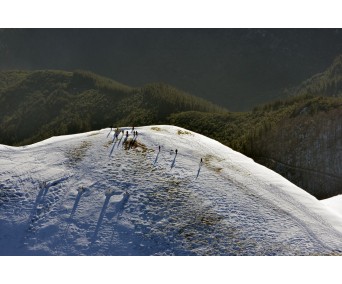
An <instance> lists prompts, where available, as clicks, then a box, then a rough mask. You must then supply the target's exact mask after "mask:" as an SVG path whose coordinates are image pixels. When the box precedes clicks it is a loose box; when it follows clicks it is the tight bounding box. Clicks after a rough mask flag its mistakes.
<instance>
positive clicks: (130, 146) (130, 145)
mask: <svg viewBox="0 0 342 284" xmlns="http://www.w3.org/2000/svg"><path fill="white" fill-rule="evenodd" d="M136 140H137V137H134V138H133V139H132V141H131V142H130V143H129V147H128V150H129V149H131V148H132V147H133V145H134V143H135V141H136Z"/></svg>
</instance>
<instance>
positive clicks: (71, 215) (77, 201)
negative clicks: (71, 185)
mask: <svg viewBox="0 0 342 284" xmlns="http://www.w3.org/2000/svg"><path fill="white" fill-rule="evenodd" d="M83 193H84V189H82V190H79V191H78V194H77V196H76V199H75V202H74V206H73V208H72V210H71V213H70V216H69V222H68V225H67V226H66V228H65V231H64V241H66V237H67V235H68V232H69V227H70V224H71V220H72V219H73V218H74V216H75V212H76V209H77V206H78V203H79V202H80V200H81V197H82V194H83Z"/></svg>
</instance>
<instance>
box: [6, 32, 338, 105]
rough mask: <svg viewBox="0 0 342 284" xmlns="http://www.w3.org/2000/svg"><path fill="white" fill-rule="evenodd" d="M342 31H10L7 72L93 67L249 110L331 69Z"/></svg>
mask: <svg viewBox="0 0 342 284" xmlns="http://www.w3.org/2000/svg"><path fill="white" fill-rule="evenodd" d="M341 53H342V30H341V29H2V30H0V70H3V71H8V70H13V69H20V70H23V69H25V70H39V69H43V70H46V69H58V70H68V71H71V70H75V69H84V70H90V71H92V72H94V73H96V74H101V75H103V76H106V77H109V78H114V79H115V80H118V81H119V82H124V83H125V84H127V85H129V86H143V85H145V84H147V83H150V82H165V83H167V84H170V85H173V86H176V87H177V88H180V89H182V90H184V91H186V92H188V93H190V94H193V95H196V96H198V97H202V98H205V99H209V100H210V101H212V102H214V103H216V104H219V105H221V106H223V107H225V108H227V109H229V110H230V111H247V110H251V109H252V108H253V107H255V106H256V105H259V104H263V103H267V102H270V101H272V100H274V99H283V98H284V96H286V94H284V93H282V90H283V89H284V88H290V87H294V86H297V85H298V84H300V83H301V82H302V81H303V80H305V79H307V78H309V77H311V76H312V75H314V74H316V73H319V72H322V71H323V70H324V69H326V68H327V67H328V66H329V64H330V63H331V61H332V60H333V58H335V57H336V56H337V55H338V54H341Z"/></svg>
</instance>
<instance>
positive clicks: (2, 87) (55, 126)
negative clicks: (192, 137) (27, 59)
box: [0, 71, 225, 145]
mask: <svg viewBox="0 0 342 284" xmlns="http://www.w3.org/2000/svg"><path fill="white" fill-rule="evenodd" d="M0 82H1V83H0V123H1V124H0V143H2V144H9V145H25V144H29V143H33V142H37V141H40V140H42V139H46V138H49V137H51V136H54V135H61V134H71V133H78V132H84V131H90V130H94V129H99V128H103V127H107V126H110V125H113V126H114V127H115V126H118V125H142V124H152V123H164V122H166V118H167V117H168V116H169V115H170V114H172V113H175V112H182V111H189V110H196V111H205V112H206V111H211V112H223V111H225V110H224V109H223V108H221V107H218V106H215V105H214V104H212V103H210V102H208V101H206V100H204V99H201V98H196V97H194V96H191V95H189V94H186V93H184V92H182V91H180V90H177V89H175V88H173V87H171V86H169V85H165V84H149V85H146V86H144V87H141V88H132V87H128V86H125V85H123V84H120V83H118V82H115V81H113V80H110V79H108V78H104V77H101V76H98V75H96V74H93V73H90V72H85V71H76V72H65V71H33V72H23V71H9V72H0Z"/></svg>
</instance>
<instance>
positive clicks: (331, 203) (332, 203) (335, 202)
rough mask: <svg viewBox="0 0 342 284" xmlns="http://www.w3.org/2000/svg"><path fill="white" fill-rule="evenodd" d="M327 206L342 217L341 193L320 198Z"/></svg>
mask: <svg viewBox="0 0 342 284" xmlns="http://www.w3.org/2000/svg"><path fill="white" fill-rule="evenodd" d="M321 202H322V203H323V204H325V205H326V206H327V207H328V208H330V209H331V210H332V211H333V212H334V213H335V214H338V215H340V218H342V195H341V194H340V195H337V196H334V197H331V198H327V199H323V200H321Z"/></svg>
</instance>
